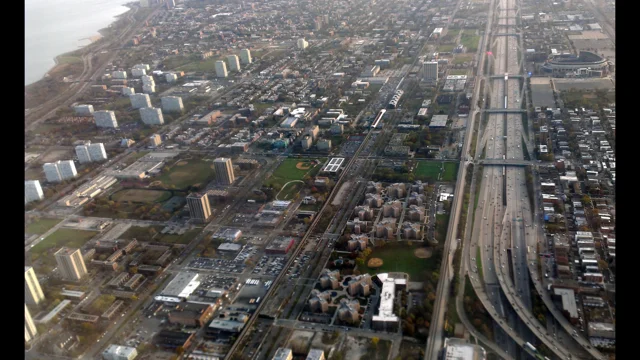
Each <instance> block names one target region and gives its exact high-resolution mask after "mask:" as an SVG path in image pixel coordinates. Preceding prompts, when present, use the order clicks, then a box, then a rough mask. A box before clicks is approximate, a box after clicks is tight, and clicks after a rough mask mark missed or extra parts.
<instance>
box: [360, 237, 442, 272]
mask: <svg viewBox="0 0 640 360" xmlns="http://www.w3.org/2000/svg"><path fill="white" fill-rule="evenodd" d="M420 247H422V244H421V243H419V242H416V243H415V244H413V245H409V244H407V243H406V242H401V243H387V244H385V245H384V246H381V247H376V248H375V249H374V250H373V252H372V253H371V256H370V257H369V258H380V259H382V261H383V264H382V266H381V267H379V268H378V269H370V268H369V267H368V266H367V264H365V265H364V266H363V271H368V272H369V273H370V274H378V273H386V272H394V271H399V272H406V273H407V274H409V277H410V280H411V281H420V279H422V278H423V272H424V271H437V270H438V269H437V266H438V264H436V262H435V261H433V259H432V258H429V259H420V258H417V257H416V256H415V255H414V252H415V251H416V249H419V248H420Z"/></svg>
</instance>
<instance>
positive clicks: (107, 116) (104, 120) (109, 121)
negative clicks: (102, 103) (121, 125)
mask: <svg viewBox="0 0 640 360" xmlns="http://www.w3.org/2000/svg"><path fill="white" fill-rule="evenodd" d="M93 119H94V120H95V122H96V126H97V127H104V128H117V127H118V121H117V120H116V113H114V112H113V111H107V110H100V111H96V112H94V113H93Z"/></svg>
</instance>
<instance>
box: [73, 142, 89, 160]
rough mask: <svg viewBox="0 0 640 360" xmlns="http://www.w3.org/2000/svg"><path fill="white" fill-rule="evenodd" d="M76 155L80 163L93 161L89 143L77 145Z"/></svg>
mask: <svg viewBox="0 0 640 360" xmlns="http://www.w3.org/2000/svg"><path fill="white" fill-rule="evenodd" d="M76 156H77V157H78V161H79V162H80V164H86V163H90V162H91V155H90V154H89V147H88V146H87V145H78V146H76Z"/></svg>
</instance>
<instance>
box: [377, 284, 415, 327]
mask: <svg viewBox="0 0 640 360" xmlns="http://www.w3.org/2000/svg"><path fill="white" fill-rule="evenodd" d="M378 279H380V281H381V282H382V290H381V291H380V307H379V308H378V315H374V316H373V318H372V319H371V322H372V324H373V326H374V328H376V329H379V330H393V329H397V328H398V326H399V323H400V318H399V317H398V316H397V315H396V314H394V313H393V304H394V299H395V294H396V286H406V284H407V282H406V281H407V280H406V279H398V278H392V277H390V276H389V274H387V273H384V274H378Z"/></svg>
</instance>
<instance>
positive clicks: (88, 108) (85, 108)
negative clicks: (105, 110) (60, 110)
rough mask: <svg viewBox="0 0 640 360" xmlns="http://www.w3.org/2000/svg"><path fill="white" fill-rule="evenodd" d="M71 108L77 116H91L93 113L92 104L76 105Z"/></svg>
mask: <svg viewBox="0 0 640 360" xmlns="http://www.w3.org/2000/svg"><path fill="white" fill-rule="evenodd" d="M73 110H74V111H75V112H76V115H78V116H91V115H93V105H76V106H74V107H73Z"/></svg>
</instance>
